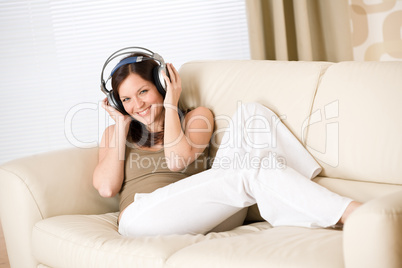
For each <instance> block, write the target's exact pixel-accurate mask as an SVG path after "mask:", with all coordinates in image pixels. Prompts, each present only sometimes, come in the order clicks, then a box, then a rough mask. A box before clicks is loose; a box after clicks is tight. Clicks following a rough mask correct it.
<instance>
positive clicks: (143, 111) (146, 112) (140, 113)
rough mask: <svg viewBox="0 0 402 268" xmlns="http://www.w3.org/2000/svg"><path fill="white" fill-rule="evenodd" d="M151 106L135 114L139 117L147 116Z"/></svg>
mask: <svg viewBox="0 0 402 268" xmlns="http://www.w3.org/2000/svg"><path fill="white" fill-rule="evenodd" d="M151 106H152V105H151ZM151 106H149V107H148V108H146V109H144V110H142V111H140V112H137V114H138V115H139V116H146V115H148V114H149V112H150V111H151Z"/></svg>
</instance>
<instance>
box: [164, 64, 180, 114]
mask: <svg viewBox="0 0 402 268" xmlns="http://www.w3.org/2000/svg"><path fill="white" fill-rule="evenodd" d="M166 68H167V70H168V72H169V75H170V79H169V77H168V76H167V75H166V73H164V72H162V74H163V78H164V79H165V82H166V96H165V100H164V101H163V105H164V106H165V108H172V107H175V108H176V107H177V105H178V103H179V99H180V94H181V78H180V75H179V72H178V71H177V70H176V68H175V67H174V66H173V65H172V64H171V63H167V64H166Z"/></svg>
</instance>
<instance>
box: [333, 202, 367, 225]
mask: <svg viewBox="0 0 402 268" xmlns="http://www.w3.org/2000/svg"><path fill="white" fill-rule="evenodd" d="M361 205H362V203H360V202H357V201H352V202H350V204H349V205H348V206H347V207H346V209H345V212H344V213H343V215H342V217H341V219H340V220H339V222H338V223H340V224H345V222H346V220H347V219H348V218H349V216H350V214H351V213H352V212H353V211H355V209H356V208H358V207H360V206H361Z"/></svg>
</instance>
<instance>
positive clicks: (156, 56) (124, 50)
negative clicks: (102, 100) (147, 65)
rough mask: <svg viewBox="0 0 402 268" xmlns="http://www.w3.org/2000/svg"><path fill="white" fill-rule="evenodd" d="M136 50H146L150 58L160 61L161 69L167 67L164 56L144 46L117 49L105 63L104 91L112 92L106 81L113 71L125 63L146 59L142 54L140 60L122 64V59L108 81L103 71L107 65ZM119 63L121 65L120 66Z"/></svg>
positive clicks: (102, 87)
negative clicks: (107, 87)
mask: <svg viewBox="0 0 402 268" xmlns="http://www.w3.org/2000/svg"><path fill="white" fill-rule="evenodd" d="M138 50H142V51H138ZM136 52H142V53H144V52H145V53H144V54H146V55H147V56H148V57H149V59H153V60H155V61H157V62H159V65H160V68H161V69H164V68H165V67H166V64H165V61H164V60H163V58H162V57H161V56H160V55H159V54H157V53H154V52H152V51H151V50H149V49H146V48H144V47H125V48H122V49H119V50H117V51H115V52H114V53H113V54H112V55H110V56H109V57H108V58H107V59H106V61H105V63H104V64H103V67H102V72H101V90H102V92H103V93H105V94H107V93H109V92H110V91H109V90H107V89H106V83H107V81H109V79H111V78H112V75H113V73H114V72H115V71H116V70H117V69H118V68H119V67H121V66H123V65H125V64H129V63H135V62H141V61H143V60H145V59H143V58H142V56H140V57H141V60H138V61H133V62H127V63H125V64H121V65H120V63H122V61H121V62H119V64H117V65H116V67H114V68H113V70H112V72H111V74H110V75H109V77H108V78H107V79H106V81H105V79H104V76H103V73H104V71H105V68H106V66H107V65H108V64H109V63H110V62H111V61H112V60H114V59H115V58H117V57H120V56H124V55H130V54H134V53H136ZM140 57H138V58H140ZM132 58H134V57H132ZM123 61H124V60H123ZM119 65H120V66H119Z"/></svg>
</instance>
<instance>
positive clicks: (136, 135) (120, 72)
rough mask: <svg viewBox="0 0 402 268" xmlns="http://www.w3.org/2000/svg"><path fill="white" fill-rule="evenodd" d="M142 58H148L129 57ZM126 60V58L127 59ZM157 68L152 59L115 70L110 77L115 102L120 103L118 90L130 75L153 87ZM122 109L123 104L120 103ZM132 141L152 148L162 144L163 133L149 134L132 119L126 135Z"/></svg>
mask: <svg viewBox="0 0 402 268" xmlns="http://www.w3.org/2000/svg"><path fill="white" fill-rule="evenodd" d="M138 56H144V58H149V56H147V55H146V54H142V53H134V54H132V55H130V56H129V57H138ZM127 58H128V57H127ZM157 66H159V64H158V63H157V62H156V61H154V60H153V59H149V60H143V61H142V62H137V63H131V64H126V65H123V66H121V67H120V68H119V69H117V70H116V71H115V72H114V74H113V76H112V88H113V94H114V97H115V100H117V101H118V102H120V96H119V91H118V88H119V86H120V84H121V83H122V82H123V81H124V79H126V78H127V77H128V76H129V75H130V74H132V73H134V74H138V75H139V76H140V77H141V78H142V79H144V80H146V81H149V82H152V83H153V84H154V85H155V81H154V78H153V72H152V71H153V69H154V68H155V67H157ZM120 104H121V106H122V107H123V104H122V103H120ZM128 135H129V136H130V137H131V139H132V141H133V142H134V143H136V144H137V145H138V146H140V147H152V146H153V145H155V144H159V143H161V142H162V143H163V136H164V132H163V130H162V131H159V132H150V131H149V130H148V129H147V127H146V126H145V125H144V124H143V123H141V122H139V121H137V120H135V119H133V120H132V121H131V123H130V129H129V134H128Z"/></svg>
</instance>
